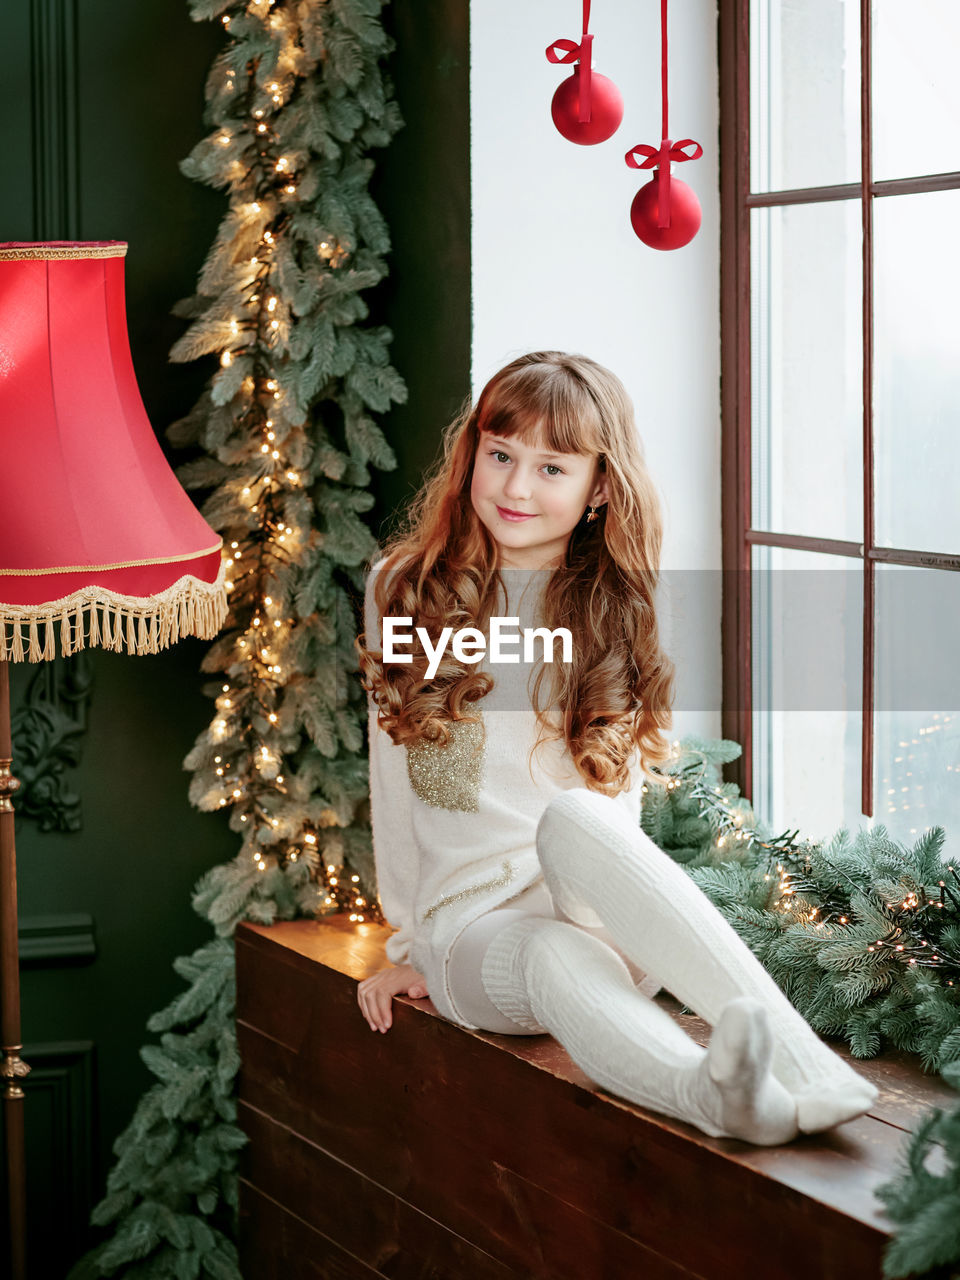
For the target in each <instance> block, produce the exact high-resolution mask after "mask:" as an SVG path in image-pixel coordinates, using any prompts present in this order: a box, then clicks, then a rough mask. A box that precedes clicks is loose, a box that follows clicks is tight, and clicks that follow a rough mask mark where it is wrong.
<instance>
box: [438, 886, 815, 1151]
mask: <svg viewBox="0 0 960 1280" xmlns="http://www.w3.org/2000/svg"><path fill="white" fill-rule="evenodd" d="M498 917H499V919H498ZM455 963H456V964H457V966H458V973H459V975H460V976H459V977H456V976H455V974H454V964H455ZM471 963H473V964H474V965H478V966H479V968H480V977H481V981H482V984H483V988H484V991H485V993H486V997H485V998H488V999H489V1002H490V1004H491V1007H492V1008H493V1009H494V1011H495V1017H494V1018H491V1023H492V1024H493V1025H490V1026H489V1027H488V1029H489V1030H495V1031H499V1030H507V1031H508V1033H510V1034H527V1035H532V1034H537V1033H540V1032H543V1031H549V1032H550V1033H551V1034H552V1035H554V1036H555V1037H556V1039H557V1040H558V1041H559V1042H560V1043H561V1044H562V1045H563V1046H564V1048H565V1049H566V1050H567V1052H568V1053H569V1054H570V1056H571V1058H572V1059H573V1060H574V1062H576V1063H577V1065H578V1066H579V1067H580V1068H581V1069H582V1070H583V1071H585V1072H586V1074H587V1075H588V1076H590V1078H591V1079H592V1080H594V1081H596V1083H597V1084H599V1085H600V1086H601V1087H602V1088H604V1089H607V1090H609V1091H610V1092H611V1093H614V1094H616V1095H617V1096H619V1097H621V1098H626V1099H628V1100H629V1101H631V1102H635V1103H637V1104H639V1105H640V1106H645V1107H650V1108H652V1109H653V1110H655V1111H660V1112H663V1113H664V1114H666V1115H669V1116H674V1117H676V1118H677V1119H679V1120H684V1121H686V1122H687V1123H689V1124H693V1125H696V1126H697V1128H699V1129H701V1130H702V1131H703V1132H704V1133H707V1134H710V1135H711V1136H712V1137H730V1138H742V1139H744V1140H745V1141H747V1142H753V1143H756V1144H758V1145H763V1146H773V1145H777V1144H779V1143H783V1142H789V1141H790V1140H791V1139H792V1138H794V1137H796V1134H797V1123H796V1103H795V1101H794V1100H793V1098H792V1097H791V1095H790V1094H789V1093H788V1092H787V1090H786V1089H784V1087H783V1086H782V1085H781V1084H780V1083H779V1082H778V1081H777V1080H776V1078H775V1077H774V1076H773V1074H772V1072H771V1071H770V1057H771V1054H772V1052H773V1038H772V1034H771V1032H770V1028H769V1026H768V1024H767V1020H766V1013H765V1011H764V1009H763V1007H762V1006H761V1005H760V1004H758V1003H757V1002H756V1001H753V1000H735V1001H733V1002H731V1003H730V1004H729V1005H728V1006H727V1008H726V1009H725V1010H724V1012H723V1016H722V1017H721V1019H720V1021H719V1023H718V1025H717V1027H716V1029H715V1031H714V1033H713V1036H712V1038H711V1041H710V1045H709V1048H708V1049H702V1048H700V1046H699V1045H697V1044H695V1043H694V1042H693V1041H692V1040H691V1039H690V1038H689V1037H688V1036H687V1035H685V1034H684V1032H683V1031H682V1030H681V1029H680V1028H679V1027H678V1026H677V1025H676V1024H675V1023H674V1021H673V1019H672V1018H670V1016H669V1015H668V1014H667V1013H665V1012H664V1011H663V1010H662V1009H661V1008H660V1007H659V1006H658V1005H656V1004H654V1002H653V1001H652V1000H651V999H650V998H649V997H648V996H645V995H643V994H642V993H641V992H640V991H638V990H637V988H636V987H635V986H634V983H633V979H632V977H631V975H630V972H629V970H628V969H627V966H626V964H625V963H624V961H623V959H622V958H621V957H620V956H619V955H618V954H617V953H616V952H615V951H613V950H611V948H610V947H608V946H607V945H606V943H604V942H602V941H601V940H600V939H599V938H598V937H596V936H593V935H591V934H590V933H589V932H587V931H586V930H584V929H581V928H579V927H578V926H576V925H573V924H570V923H567V922H566V921H562V920H555V919H551V918H549V917H543V916H532V915H527V914H525V913H523V912H522V911H516V910H513V911H512V910H510V909H508V908H505V909H499V910H496V911H492V912H490V913H489V914H488V915H487V916H484V917H482V918H481V919H480V920H479V921H475V922H474V923H473V924H472V925H469V926H468V927H467V928H466V929H465V930H464V932H463V933H462V934H461V936H460V938H459V939H458V941H457V944H456V946H455V947H454V951H453V954H452V955H451V960H450V966H451V967H450V973H451V985H452V986H453V985H454V982H456V984H457V985H456V987H455V993H456V995H457V996H458V1000H457V1003H458V1006H459V1007H461V1008H463V1011H464V1013H465V1014H467V1016H469V1017H470V1020H471V1021H473V1022H476V1023H477V1025H480V1026H484V1025H486V1024H485V1023H484V1022H483V1021H482V1018H483V1010H482V1008H480V1007H479V1006H477V1005H474V1004H471V1003H469V1002H466V1004H465V1002H464V999H463V997H464V995H465V994H467V993H468V986H467V985H466V984H465V983H464V980H463V979H464V975H465V974H466V973H467V971H468V968H469V965H470V964H471Z"/></svg>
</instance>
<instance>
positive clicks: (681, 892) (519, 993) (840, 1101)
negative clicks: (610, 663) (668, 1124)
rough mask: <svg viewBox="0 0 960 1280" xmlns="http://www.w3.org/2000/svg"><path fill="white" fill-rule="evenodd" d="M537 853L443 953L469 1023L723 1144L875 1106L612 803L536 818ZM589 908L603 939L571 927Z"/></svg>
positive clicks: (690, 885) (569, 802)
mask: <svg viewBox="0 0 960 1280" xmlns="http://www.w3.org/2000/svg"><path fill="white" fill-rule="evenodd" d="M537 855H538V858H539V861H540V866H541V869H542V872H543V879H542V880H538V881H536V882H535V883H534V884H533V885H532V886H531V887H530V888H529V889H528V890H526V891H525V892H524V893H523V894H521V895H520V896H519V897H518V898H516V899H514V901H513V902H512V903H511V904H510V905H508V906H504V907H498V908H496V909H495V910H493V911H490V912H488V913H487V914H486V915H484V916H481V917H480V919H479V920H476V921H474V922H473V923H472V924H471V925H469V926H468V927H467V928H466V929H465V930H464V931H463V933H462V934H461V935H460V937H459V939H458V940H457V942H456V943H455V944H454V947H453V950H452V952H451V956H450V961H449V969H448V977H449V981H450V986H451V990H452V993H453V997H454V1002H455V1004H456V1005H457V1007H458V1008H459V1009H460V1011H461V1012H462V1013H463V1015H464V1016H465V1017H466V1018H468V1019H469V1021H471V1022H472V1023H474V1024H475V1025H476V1026H479V1027H481V1028H482V1029H484V1030H488V1031H494V1032H500V1033H505V1034H508V1035H524V1034H526V1035H531V1034H541V1033H543V1032H549V1033H550V1034H552V1035H553V1036H555V1037H556V1039H557V1040H558V1041H559V1042H560V1043H561V1044H562V1045H563V1046H564V1047H565V1048H566V1049H567V1051H568V1052H569V1053H570V1056H571V1058H573V1060H574V1061H575V1062H576V1063H577V1065H578V1066H580V1067H581V1069H582V1070H583V1071H585V1072H586V1074H587V1075H588V1076H590V1077H591V1078H592V1079H593V1080H595V1081H596V1082H597V1083H598V1084H600V1085H601V1086H602V1087H603V1088H606V1089H609V1090H610V1091H611V1092H613V1093H616V1094H617V1095H619V1096H621V1097H625V1098H628V1099H630V1100H631V1101H634V1102H638V1103H640V1104H641V1105H646V1106H649V1107H652V1108H653V1109H655V1110H658V1111H662V1112H664V1113H666V1114H667V1115H672V1116H676V1117H678V1118H680V1119H684V1120H688V1121H689V1122H691V1123H693V1124H696V1125H697V1126H698V1127H699V1128H701V1129H702V1130H703V1131H704V1132H706V1133H710V1134H713V1135H718V1136H741V1137H747V1140H748V1141H757V1142H767V1143H769V1142H775V1141H783V1140H787V1139H786V1138H785V1137H783V1136H781V1137H779V1138H778V1137H776V1135H777V1134H781V1135H788V1134H789V1132H790V1123H793V1122H794V1121H795V1127H794V1128H793V1132H794V1133H795V1132H796V1126H799V1128H800V1130H802V1131H804V1132H816V1131H817V1130H819V1129H824V1128H829V1127H831V1126H832V1125H834V1124H837V1123H840V1122H841V1121H843V1120H847V1119H850V1118H852V1117H853V1116H855V1115H860V1114H862V1113H863V1112H864V1111H865V1110H867V1109H868V1107H869V1106H870V1105H872V1103H873V1102H874V1101H875V1099H876V1090H875V1089H874V1088H873V1086H872V1085H870V1084H869V1083H868V1082H867V1081H865V1080H863V1079H862V1078H861V1077H860V1076H859V1075H858V1074H857V1073H856V1072H855V1071H854V1070H853V1069H852V1068H851V1067H850V1066H848V1065H847V1064H846V1063H845V1062H844V1061H843V1060H842V1059H841V1058H840V1057H838V1055H837V1054H835V1053H834V1052H833V1051H832V1050H831V1049H830V1048H829V1047H828V1046H827V1045H825V1044H824V1043H823V1042H822V1041H821V1040H820V1039H819V1037H818V1036H817V1035H816V1033H815V1032H814V1031H813V1029H812V1028H811V1027H810V1025H809V1024H808V1023H807V1022H806V1020H805V1019H804V1018H803V1017H802V1016H801V1014H800V1013H799V1012H798V1011H797V1010H796V1009H795V1008H794V1007H793V1005H792V1004H791V1003H790V1001H789V1000H788V999H787V997H786V996H785V995H784V993H783V992H782V991H781V990H780V988H779V987H778V986H777V984H776V982H774V980H773V978H772V977H771V976H770V975H769V973H767V971H766V970H765V969H764V967H763V965H762V964H761V963H760V961H759V960H758V959H757V957H756V956H755V955H754V954H753V952H752V951H751V950H750V948H749V947H748V946H747V945H746V944H745V943H744V942H743V940H742V939H741V938H740V937H739V935H738V934H737V933H736V931H735V930H734V929H733V928H732V926H731V925H730V924H729V923H728V922H727V921H726V920H725V919H724V917H723V916H722V915H721V914H720V912H719V911H718V910H717V909H716V907H715V906H714V905H713V903H712V902H711V901H710V900H709V898H707V896H706V895H705V894H704V893H703V892H702V891H701V890H700V889H699V888H698V887H697V885H696V884H694V882H693V880H691V878H690V877H689V876H688V875H687V873H686V872H685V871H684V870H683V868H682V867H680V866H679V865H678V864H677V863H676V862H675V861H674V860H673V859H672V858H671V857H670V856H669V855H668V854H666V853H664V852H663V850H662V849H660V848H658V846H657V845H656V844H654V842H653V841H652V840H651V839H650V838H649V837H648V836H647V835H646V834H645V833H644V832H643V831H642V830H641V829H640V828H639V827H638V826H636V825H635V824H634V823H633V822H632V821H631V820H630V818H629V817H628V815H627V813H626V811H625V810H624V809H623V807H622V806H621V805H619V804H617V803H615V802H614V801H612V800H610V799H609V798H608V797H606V796H603V795H599V794H598V793H596V792H591V791H588V790H585V789H575V790H572V791H566V792H563V793H561V795H560V796H558V797H556V798H555V799H554V800H553V801H551V803H550V804H549V805H548V806H547V809H546V810H545V812H544V814H543V816H542V818H541V820H540V823H539V826H538V828H537ZM584 905H586V906H587V907H589V908H591V909H592V910H593V912H594V913H595V914H596V916H597V917H598V918H599V919H600V920H601V921H602V927H597V928H590V927H587V926H583V925H577V924H573V923H572V922H571V920H570V916H573V915H578V914H581V912H582V908H583V906H584ZM565 907H566V908H567V910H565ZM638 981H640V986H637V982H638ZM661 987H665V988H666V989H667V990H668V991H670V992H671V993H672V994H673V995H674V996H676V997H677V999H678V1000H680V1001H682V1002H683V1003H684V1004H686V1005H688V1006H689V1007H690V1008H691V1009H693V1010H694V1011H695V1012H696V1013H697V1014H699V1016H700V1017H701V1018H703V1019H704V1020H705V1021H706V1022H708V1023H709V1024H710V1025H711V1027H713V1028H714V1029H715V1031H714V1036H713V1037H712V1039H711V1045H710V1048H709V1050H704V1049H703V1048H701V1047H700V1046H699V1045H697V1044H696V1043H695V1042H694V1041H693V1040H691V1039H690V1037H689V1036H688V1035H687V1034H686V1033H685V1032H684V1031H683V1029H682V1028H681V1027H680V1026H679V1025H678V1024H677V1023H676V1022H675V1021H674V1020H673V1019H672V1018H671V1017H670V1015H669V1014H668V1013H667V1012H666V1010H664V1009H662V1008H661V1007H660V1006H659V1005H657V1004H656V1003H655V1002H654V1001H653V999H652V998H651V997H652V996H653V995H654V994H655V993H656V992H657V991H658V990H659V989H660V988H661ZM734 1006H736V1007H734ZM725 1011H726V1012H725ZM724 1018H726V1025H725V1027H724V1029H723V1032H722V1034H721V1033H720V1031H719V1030H718V1024H719V1023H721V1021H723V1019H724ZM748 1024H749V1025H748ZM715 1042H716V1044H715ZM721 1042H722V1043H721ZM711 1053H713V1054H714V1058H713V1061H712V1062H710V1061H708V1059H709V1058H710V1054H711ZM737 1081H739V1085H738V1084H737ZM718 1082H719V1083H718ZM735 1087H739V1089H740V1096H738V1097H736V1098H735V1097H734V1096H733V1094H734V1090H735ZM725 1090H726V1092H724V1091H725ZM794 1102H795V1104H796V1107H795V1113H794V1112H791V1117H787V1116H786V1115H785V1111H784V1107H785V1105H787V1104H789V1105H790V1106H793V1103H794ZM788 1121H789V1122H788ZM750 1135H758V1136H750Z"/></svg>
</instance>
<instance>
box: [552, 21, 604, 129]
mask: <svg viewBox="0 0 960 1280" xmlns="http://www.w3.org/2000/svg"><path fill="white" fill-rule="evenodd" d="M589 25H590V0H583V35H582V36H581V37H580V43H579V44H577V42H576V41H575V40H552V41H551V42H550V44H548V45H547V61H548V62H553V63H570V62H579V63H580V66H579V72H580V108H579V113H578V115H577V119H578V121H579V122H580V124H589V122H590V106H591V101H590V96H591V95H590V91H591V85H592V80H593V68H592V66H591V62H590V59H591V56H592V53H593V36H591V35H588V34H587V27H588V26H589ZM557 49H562V50H563V56H562V57H561V56H560V55H559V54H558V53H557V52H556V50H557Z"/></svg>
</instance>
